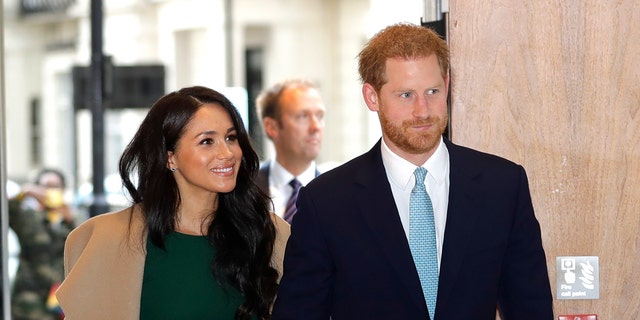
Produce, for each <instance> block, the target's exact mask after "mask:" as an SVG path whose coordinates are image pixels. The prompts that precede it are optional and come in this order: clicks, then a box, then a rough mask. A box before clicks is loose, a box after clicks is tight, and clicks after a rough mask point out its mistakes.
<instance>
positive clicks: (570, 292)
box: [556, 256, 600, 299]
mask: <svg viewBox="0 0 640 320" xmlns="http://www.w3.org/2000/svg"><path fill="white" fill-rule="evenodd" d="M556 298H557V299H599V298H600V268H599V264H598V257H596V256H566V257H556Z"/></svg>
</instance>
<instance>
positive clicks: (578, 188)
mask: <svg viewBox="0 0 640 320" xmlns="http://www.w3.org/2000/svg"><path fill="white" fill-rule="evenodd" d="M449 3H450V4H449V6H450V8H449V10H450V11H449V23H448V28H449V29H448V32H449V36H448V38H449V42H450V48H451V55H452V80H451V81H452V91H451V93H452V96H451V97H452V100H451V101H452V110H451V135H452V140H453V141H454V142H456V143H458V144H461V145H466V146H470V147H473V148H476V149H480V150H484V151H487V152H491V153H495V154H498V155H501V156H504V157H506V158H508V159H511V160H513V161H515V162H518V163H520V164H522V165H523V166H524V167H525V168H526V170H527V173H528V176H529V184H530V187H531V191H532V197H533V202H534V208H535V209H536V214H537V217H538V219H539V221H540V224H541V228H542V231H543V242H544V246H545V250H546V253H547V262H548V266H549V277H550V279H551V286H552V291H553V295H554V310H555V314H556V317H557V316H558V315H560V314H575V313H596V314H598V318H599V319H611V320H612V319H640V236H639V233H640V2H638V1H637V0H618V1H608V0H587V1H583V0H566V1H547V0H542V1H526V0H525V1H523V0H450V2H449ZM557 256H597V257H599V265H600V272H599V278H600V292H599V299H588V300H559V299H558V297H557V296H556V292H557V290H556V289H557V288H556V257H557Z"/></svg>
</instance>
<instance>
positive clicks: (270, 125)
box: [262, 117, 280, 140]
mask: <svg viewBox="0 0 640 320" xmlns="http://www.w3.org/2000/svg"><path fill="white" fill-rule="evenodd" d="M262 125H263V126H264V132H265V133H266V134H267V137H269V138H270V139H272V140H273V139H274V138H275V137H277V136H278V129H279V128H280V127H279V125H278V121H277V120H276V119H274V118H271V117H265V118H264V119H262Z"/></svg>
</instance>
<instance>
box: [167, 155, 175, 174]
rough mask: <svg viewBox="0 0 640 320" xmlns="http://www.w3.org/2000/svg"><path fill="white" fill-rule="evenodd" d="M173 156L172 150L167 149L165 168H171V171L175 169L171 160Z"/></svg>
mask: <svg viewBox="0 0 640 320" xmlns="http://www.w3.org/2000/svg"><path fill="white" fill-rule="evenodd" d="M173 157H174V153H173V151H167V169H169V170H171V171H175V170H176V169H175V168H176V165H175V162H174V160H173Z"/></svg>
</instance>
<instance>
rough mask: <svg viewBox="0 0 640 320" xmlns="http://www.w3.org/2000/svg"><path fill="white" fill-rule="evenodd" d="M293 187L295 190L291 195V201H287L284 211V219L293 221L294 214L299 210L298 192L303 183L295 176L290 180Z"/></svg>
mask: <svg viewBox="0 0 640 320" xmlns="http://www.w3.org/2000/svg"><path fill="white" fill-rule="evenodd" d="M289 185H290V186H291V188H293V192H291V197H289V201H287V208H286V210H285V211H284V220H286V221H287V222H289V223H291V220H292V219H293V216H294V215H295V214H296V212H298V209H297V208H296V200H298V192H299V191H300V187H302V183H300V181H298V179H296V178H293V180H291V181H290V182H289Z"/></svg>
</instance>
